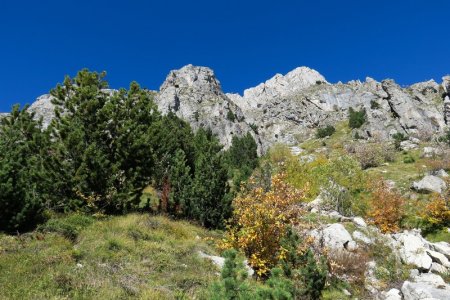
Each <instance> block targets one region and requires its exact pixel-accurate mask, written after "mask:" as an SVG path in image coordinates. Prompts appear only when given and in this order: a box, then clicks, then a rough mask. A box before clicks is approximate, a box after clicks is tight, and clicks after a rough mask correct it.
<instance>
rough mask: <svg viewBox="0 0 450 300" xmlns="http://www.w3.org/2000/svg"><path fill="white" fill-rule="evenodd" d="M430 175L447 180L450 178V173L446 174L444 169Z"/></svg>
mask: <svg viewBox="0 0 450 300" xmlns="http://www.w3.org/2000/svg"><path fill="white" fill-rule="evenodd" d="M430 175H434V176H438V177H441V178H447V177H448V176H449V175H448V173H447V172H445V170H443V169H440V170H437V171H435V172H432V173H431V174H430Z"/></svg>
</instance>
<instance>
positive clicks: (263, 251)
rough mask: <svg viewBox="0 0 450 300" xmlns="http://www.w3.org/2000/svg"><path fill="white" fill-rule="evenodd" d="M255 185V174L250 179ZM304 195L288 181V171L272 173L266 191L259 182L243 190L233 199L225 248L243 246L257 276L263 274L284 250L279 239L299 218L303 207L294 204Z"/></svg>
mask: <svg viewBox="0 0 450 300" xmlns="http://www.w3.org/2000/svg"><path fill="white" fill-rule="evenodd" d="M249 181H250V182H249V185H250V186H255V182H253V181H254V178H250V180H249ZM302 199H304V191H300V190H298V189H295V188H293V187H292V186H290V185H289V184H287V183H286V182H285V175H284V174H279V175H275V176H273V177H272V180H271V189H270V191H268V192H266V191H265V190H264V189H263V188H262V187H258V186H257V185H256V186H255V187H254V188H252V189H251V190H250V191H246V192H244V191H243V195H240V196H238V197H237V198H236V199H235V200H234V203H233V208H234V210H233V217H232V220H231V222H230V224H229V226H228V231H227V235H226V238H225V240H224V241H223V243H222V245H221V246H222V248H224V249H226V248H236V249H240V250H241V251H243V252H244V254H245V255H246V256H247V258H248V261H249V264H250V265H251V266H252V268H254V269H255V271H256V273H257V274H258V276H260V277H261V276H264V275H266V274H267V272H268V271H269V270H270V269H271V268H272V267H274V266H275V265H276V263H277V262H278V260H279V254H280V253H283V251H281V250H282V249H281V245H280V241H281V239H282V238H283V237H284V236H285V234H286V230H287V227H288V226H289V225H290V224H292V223H293V222H295V220H297V219H298V218H297V217H298V215H299V214H300V208H299V207H298V206H296V205H295V204H296V203H298V202H299V201H301V200H302Z"/></svg>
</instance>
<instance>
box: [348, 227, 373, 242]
mask: <svg viewBox="0 0 450 300" xmlns="http://www.w3.org/2000/svg"><path fill="white" fill-rule="evenodd" d="M352 237H353V238H354V239H355V240H358V241H361V242H363V243H365V244H372V240H371V239H370V238H368V237H367V236H366V235H365V234H364V233H362V232H361V231H358V230H355V231H353V233H352Z"/></svg>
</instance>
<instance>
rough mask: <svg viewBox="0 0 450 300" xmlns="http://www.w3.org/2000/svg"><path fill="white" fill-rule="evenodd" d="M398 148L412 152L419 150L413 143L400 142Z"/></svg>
mask: <svg viewBox="0 0 450 300" xmlns="http://www.w3.org/2000/svg"><path fill="white" fill-rule="evenodd" d="M400 148H401V149H402V150H403V151H410V150H414V149H417V148H419V145H417V144H415V143H413V142H411V141H402V142H401V143H400Z"/></svg>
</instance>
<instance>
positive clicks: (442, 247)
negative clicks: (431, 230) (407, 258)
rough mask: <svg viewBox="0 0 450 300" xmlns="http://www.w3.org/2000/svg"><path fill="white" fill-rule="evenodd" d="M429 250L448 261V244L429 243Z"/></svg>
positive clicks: (449, 256)
mask: <svg viewBox="0 0 450 300" xmlns="http://www.w3.org/2000/svg"><path fill="white" fill-rule="evenodd" d="M429 246H430V248H431V249H432V250H434V251H436V252H439V253H441V254H444V255H445V256H446V257H447V258H448V259H450V244H449V243H446V242H437V243H430V244H429Z"/></svg>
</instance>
